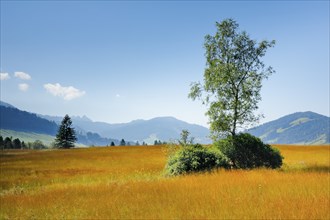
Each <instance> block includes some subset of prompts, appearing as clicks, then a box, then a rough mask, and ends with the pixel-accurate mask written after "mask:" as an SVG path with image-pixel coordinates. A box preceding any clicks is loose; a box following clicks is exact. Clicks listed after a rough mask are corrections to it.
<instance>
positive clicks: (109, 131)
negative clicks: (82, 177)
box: [0, 102, 211, 146]
mask: <svg viewBox="0 0 330 220" xmlns="http://www.w3.org/2000/svg"><path fill="white" fill-rule="evenodd" d="M0 110H1V111H0V112H1V123H0V129H4V130H13V131H21V132H25V133H26V132H32V133H41V134H48V135H52V136H54V135H55V134H56V131H57V128H58V125H59V124H60V123H61V121H62V119H63V118H62V117H58V116H49V115H36V114H34V113H30V112H26V111H22V110H19V109H17V108H15V107H14V106H12V105H10V104H8V103H5V102H1V103H0ZM71 119H72V125H73V126H74V128H75V130H76V133H77V138H78V142H79V143H80V144H83V145H101V146H102V145H109V144H110V143H111V142H112V141H113V142H114V143H115V144H116V145H118V144H119V140H121V139H124V140H125V141H126V142H129V143H130V144H134V143H136V142H137V141H138V142H139V143H142V142H145V143H147V144H153V143H154V141H155V140H158V141H159V140H160V141H171V140H177V139H178V138H179V137H180V133H181V131H182V130H183V129H186V130H189V132H190V133H191V136H192V137H194V138H195V141H196V142H199V143H204V144H207V143H210V142H211V140H210V139H209V138H208V136H209V130H208V129H207V128H205V127H203V126H200V125H195V124H189V123H187V122H184V121H181V120H178V119H176V118H174V117H158V118H153V119H150V120H135V121H132V122H129V123H122V124H109V123H105V122H93V121H92V120H91V119H89V118H88V117H86V116H83V117H77V116H72V117H71ZM47 123H48V128H47V129H46V128H44V126H45V124H47ZM41 128H43V129H41ZM7 133H8V132H7Z"/></svg>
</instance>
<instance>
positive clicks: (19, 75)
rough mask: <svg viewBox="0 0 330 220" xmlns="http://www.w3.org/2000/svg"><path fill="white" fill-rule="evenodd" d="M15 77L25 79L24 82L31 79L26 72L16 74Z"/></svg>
mask: <svg viewBox="0 0 330 220" xmlns="http://www.w3.org/2000/svg"><path fill="white" fill-rule="evenodd" d="M15 77H17V78H20V79H23V80H29V79H31V76H30V75H29V74H27V73H24V72H15Z"/></svg>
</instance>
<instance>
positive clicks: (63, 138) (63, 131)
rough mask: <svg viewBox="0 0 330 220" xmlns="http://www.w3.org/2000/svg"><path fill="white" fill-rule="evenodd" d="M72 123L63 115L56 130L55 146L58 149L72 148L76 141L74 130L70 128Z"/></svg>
mask: <svg viewBox="0 0 330 220" xmlns="http://www.w3.org/2000/svg"><path fill="white" fill-rule="evenodd" d="M71 125H72V121H71V118H70V117H69V116H68V115H65V116H64V118H63V120H62V122H61V125H60V127H59V129H58V132H57V135H56V139H55V145H56V146H57V147H58V148H72V147H74V143H75V141H76V140H77V138H76V133H75V130H74V128H72V127H71Z"/></svg>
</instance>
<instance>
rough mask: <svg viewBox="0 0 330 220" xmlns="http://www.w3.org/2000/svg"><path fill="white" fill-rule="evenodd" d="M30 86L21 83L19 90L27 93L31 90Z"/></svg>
mask: <svg viewBox="0 0 330 220" xmlns="http://www.w3.org/2000/svg"><path fill="white" fill-rule="evenodd" d="M29 87H30V86H29V85H28V84H26V83H21V84H18V89H19V90H21V91H23V92H26V91H27V90H28V89H29Z"/></svg>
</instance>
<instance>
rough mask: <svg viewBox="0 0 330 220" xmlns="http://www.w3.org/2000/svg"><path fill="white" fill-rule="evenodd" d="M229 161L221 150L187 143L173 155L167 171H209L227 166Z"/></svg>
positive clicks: (173, 172) (178, 172)
mask: <svg viewBox="0 0 330 220" xmlns="http://www.w3.org/2000/svg"><path fill="white" fill-rule="evenodd" d="M227 165H228V161H227V158H226V157H225V156H223V155H222V154H221V152H219V151H216V150H209V149H207V148H205V147H203V146H202V145H200V144H192V145H186V146H184V147H182V148H180V149H179V150H178V151H177V152H175V154H173V155H171V156H170V158H169V160H168V163H167V166H166V171H167V173H168V174H169V175H179V174H185V173H191V172H200V171H209V170H211V169H213V168H215V167H227Z"/></svg>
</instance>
